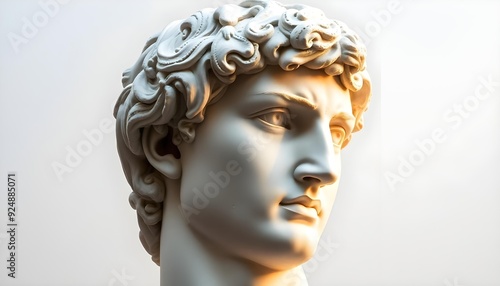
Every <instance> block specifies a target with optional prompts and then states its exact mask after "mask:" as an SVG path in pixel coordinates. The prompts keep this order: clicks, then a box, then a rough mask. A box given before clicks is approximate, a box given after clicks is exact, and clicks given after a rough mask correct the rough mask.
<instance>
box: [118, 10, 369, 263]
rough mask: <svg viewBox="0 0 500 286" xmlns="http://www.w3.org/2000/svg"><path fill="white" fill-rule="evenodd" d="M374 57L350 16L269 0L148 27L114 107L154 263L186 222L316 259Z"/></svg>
mask: <svg viewBox="0 0 500 286" xmlns="http://www.w3.org/2000/svg"><path fill="white" fill-rule="evenodd" d="M365 56H366V49H365V47H364V45H363V44H362V43H361V40H360V38H359V37H358V36H357V35H356V34H355V33H354V32H353V31H351V30H350V29H349V28H348V27H346V25H345V24H344V23H342V22H340V21H337V20H331V19H328V18H326V17H325V15H324V14H323V12H322V11H320V10H318V9H316V8H312V7H309V6H306V5H299V4H294V5H283V4H280V3H277V2H274V1H264V0H250V1H244V2H242V3H241V4H239V5H234V4H227V5H223V6H221V7H219V8H217V9H204V10H201V11H198V12H196V13H195V14H193V15H192V16H190V17H189V18H187V19H184V20H180V21H175V22H173V23H171V24H169V25H168V26H167V27H166V28H165V29H164V30H163V31H161V32H160V33H158V34H156V35H154V36H153V37H151V38H150V39H149V40H148V41H147V43H146V45H145V48H144V50H143V52H142V54H141V55H140V58H139V59H138V61H137V62H136V63H135V64H134V65H133V66H132V67H131V68H130V69H128V70H126V71H125V72H124V74H123V81H122V83H123V87H124V89H123V92H122V93H121V95H120V97H119V99H118V101H117V103H116V107H115V110H114V115H115V117H116V120H117V122H116V124H117V125H116V132H117V133H116V134H117V145H118V151H119V155H120V159H121V162H122V166H123V170H124V173H125V175H126V178H127V180H128V183H129V184H130V186H131V188H132V190H133V192H132V193H131V194H130V198H129V201H130V204H131V206H132V208H134V209H135V210H136V211H137V219H138V223H139V227H140V235H139V237H140V240H141V242H142V244H143V246H144V248H145V249H146V250H147V252H148V253H149V254H150V255H151V256H152V259H153V261H155V262H156V263H157V264H158V265H160V260H161V263H162V266H163V262H164V261H163V259H164V257H165V256H166V255H168V253H170V251H173V250H174V248H175V246H172V244H169V242H165V240H169V239H170V241H175V240H176V238H175V233H177V232H179V233H181V232H183V231H184V232H193V235H192V237H191V236H190V237H191V238H190V239H193V241H197V240H202V241H204V242H203V243H208V244H210V245H211V246H210V247H211V248H215V249H219V250H220V252H218V253H227V254H228V255H229V256H234V257H240V258H242V259H244V260H249V261H252V263H256V264H258V265H264V266H265V267H267V268H268V269H276V270H283V269H290V268H293V267H296V266H297V265H300V264H301V263H304V262H305V261H306V260H307V259H309V258H310V257H311V256H312V254H313V253H314V250H315V247H316V244H317V243H318V240H319V236H320V235H321V232H322V230H323V228H324V224H325V222H326V220H327V219H328V215H329V213H330V210H331V207H332V205H333V201H334V199H335V194H336V191H337V187H338V180H339V177H340V150H341V149H342V148H343V147H345V146H346V145H347V144H348V142H349V140H350V139H351V134H352V133H353V132H356V131H358V130H360V129H361V128H362V126H363V112H364V111H365V110H366V109H367V106H368V102H369V100H370V96H371V87H370V79H369V76H368V73H367V71H366V69H365ZM176 217H178V218H182V219H179V220H177V221H176V220H175V219H174V218H176ZM177 228H182V229H184V230H180V231H177ZM193 237H194V238H193ZM190 239H186V238H184V243H190V242H189V241H191V240H190ZM177 243H178V244H182V243H183V242H182V241H178V242H177ZM165 245H168V246H165ZM174 245H175V244H174ZM160 246H161V247H160ZM164 247H166V248H167V249H164ZM168 248H170V249H168ZM166 267H169V266H168V265H167V266H166Z"/></svg>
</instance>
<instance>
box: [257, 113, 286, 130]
mask: <svg viewBox="0 0 500 286" xmlns="http://www.w3.org/2000/svg"><path fill="white" fill-rule="evenodd" d="M258 118H259V119H260V120H262V121H264V122H265V123H267V124H271V125H273V126H279V127H283V128H285V129H288V130H289V129H290V128H291V126H290V114H289V112H288V110H286V109H273V110H271V111H269V112H266V113H264V114H261V115H259V116H258Z"/></svg>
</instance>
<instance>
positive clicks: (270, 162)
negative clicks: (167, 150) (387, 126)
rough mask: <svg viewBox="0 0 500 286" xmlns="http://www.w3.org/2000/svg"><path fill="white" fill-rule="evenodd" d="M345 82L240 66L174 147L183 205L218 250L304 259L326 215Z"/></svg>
mask: <svg viewBox="0 0 500 286" xmlns="http://www.w3.org/2000/svg"><path fill="white" fill-rule="evenodd" d="M353 124H354V118H353V117H352V109H351V102H350V97H349V91H348V90H346V89H344V88H343V87H341V86H340V85H339V84H338V82H337V80H336V79H335V78H333V77H331V76H329V75H327V74H325V73H324V72H323V71H313V70H309V69H306V68H299V69H298V70H295V71H292V72H286V71H283V70H281V69H280V68H277V67H268V68H266V70H264V71H262V72H260V73H257V74H254V75H241V76H239V77H238V79H237V80H236V81H235V82H234V83H233V84H231V85H230V86H229V88H228V90H227V92H226V93H225V94H224V95H223V96H222V98H221V99H220V100H219V101H218V102H217V103H215V104H213V105H211V106H209V107H208V108H207V111H206V118H205V120H204V122H203V123H201V124H200V125H199V126H198V128H197V129H196V138H195V140H194V141H193V142H192V143H189V144H188V143H183V144H181V145H180V146H179V150H180V153H181V154H182V156H181V164H182V181H181V208H182V209H183V210H187V209H189V210H193V209H195V210H196V211H197V212H196V213H195V214H193V212H192V211H190V214H189V222H188V223H189V225H190V227H191V228H192V229H193V230H194V231H195V232H196V233H197V234H198V235H200V236H201V237H202V239H203V240H205V241H209V242H210V243H211V244H212V245H213V247H215V248H217V249H218V251H219V252H220V251H223V252H225V253H227V254H229V255H234V256H236V257H240V258H242V259H245V260H250V261H253V262H255V263H257V264H260V265H263V266H265V267H268V268H271V269H276V270H281V269H289V268H291V267H295V266H297V265H300V264H302V263H304V262H305V261H307V259H309V258H310V257H311V256H312V255H313V253H314V251H315V248H316V245H317V243H318V241H319V237H320V235H321V233H322V231H323V229H324V226H325V223H326V221H327V219H328V216H329V214H330V211H331V208H332V206H333V202H334V200H335V195H336V192H337V187H338V180H339V178H340V149H341V147H340V146H342V143H343V140H344V138H346V137H347V136H348V135H349V134H350V132H351V131H352V128H353Z"/></svg>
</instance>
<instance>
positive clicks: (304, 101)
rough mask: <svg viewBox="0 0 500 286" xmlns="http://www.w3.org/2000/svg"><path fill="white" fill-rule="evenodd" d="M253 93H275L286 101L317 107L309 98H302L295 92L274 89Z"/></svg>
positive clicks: (312, 107)
mask: <svg viewBox="0 0 500 286" xmlns="http://www.w3.org/2000/svg"><path fill="white" fill-rule="evenodd" d="M255 95H277V96H279V97H282V98H283V99H285V100H287V101H292V102H295V103H298V104H301V105H304V106H307V107H309V108H311V109H313V110H315V109H317V108H318V106H317V105H316V104H314V103H312V102H311V101H310V100H309V99H307V98H304V97H302V96H298V95H295V94H289V93H284V92H276V91H268V92H260V93H256V94H255Z"/></svg>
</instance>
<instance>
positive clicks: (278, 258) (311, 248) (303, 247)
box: [251, 225, 320, 271]
mask: <svg viewBox="0 0 500 286" xmlns="http://www.w3.org/2000/svg"><path fill="white" fill-rule="evenodd" d="M319 236H320V234H318V232H317V230H315V229H311V228H310V227H307V226H304V225H296V226H295V225H294V227H293V235H292V236H288V237H286V238H284V237H282V239H283V240H282V241H280V246H279V248H278V247H273V249H268V251H265V252H261V253H260V254H261V255H257V256H254V257H253V259H251V260H253V261H254V262H256V263H258V264H260V265H262V266H264V267H266V268H269V269H273V270H277V271H282V270H289V269H292V268H295V267H297V266H300V265H302V264H304V263H306V262H307V261H308V260H309V259H311V258H312V257H313V255H314V253H315V252H316V248H317V246H318V243H319ZM253 254H254V255H255V253H253Z"/></svg>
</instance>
